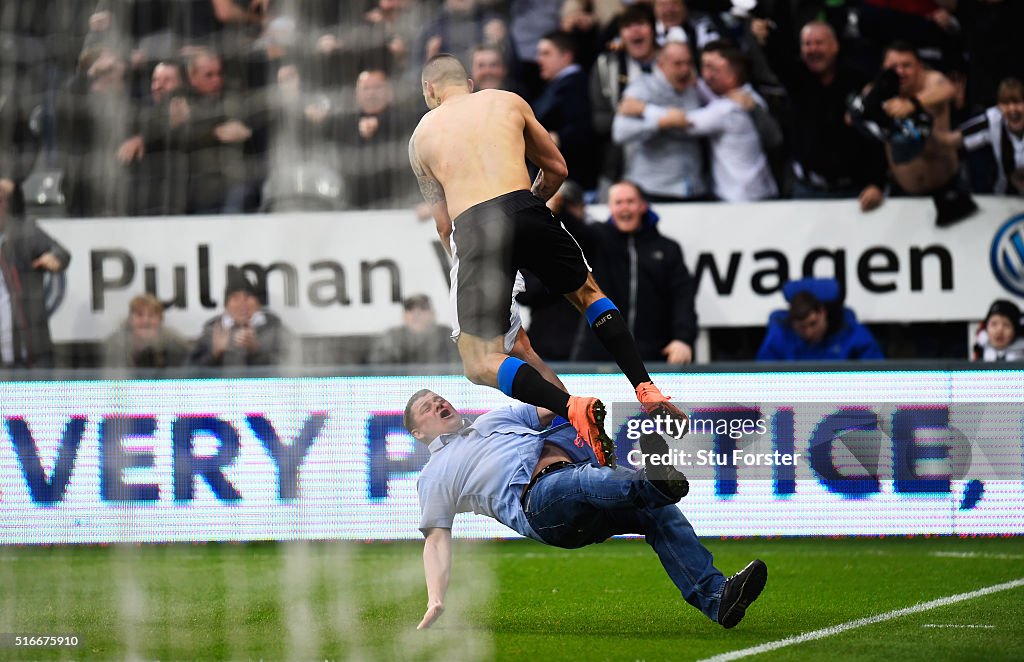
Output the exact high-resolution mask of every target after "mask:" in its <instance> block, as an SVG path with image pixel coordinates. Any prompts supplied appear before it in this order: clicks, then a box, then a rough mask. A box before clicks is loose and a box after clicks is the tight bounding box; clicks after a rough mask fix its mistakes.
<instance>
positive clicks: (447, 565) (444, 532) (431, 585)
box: [416, 528, 452, 630]
mask: <svg viewBox="0 0 1024 662" xmlns="http://www.w3.org/2000/svg"><path fill="white" fill-rule="evenodd" d="M451 569H452V530H451V529H440V528H435V529H429V530H428V531H427V538H426V540H424V541H423V573H424V575H425V576H426V579H427V613H425V614H423V620H422V621H420V624H419V625H418V626H416V629H417V630H425V629H427V628H429V627H430V626H431V625H433V623H434V621H436V620H437V619H438V618H439V617H440V616H441V614H442V613H444V594H445V593H446V592H447V591H448V578H449V576H450V574H451Z"/></svg>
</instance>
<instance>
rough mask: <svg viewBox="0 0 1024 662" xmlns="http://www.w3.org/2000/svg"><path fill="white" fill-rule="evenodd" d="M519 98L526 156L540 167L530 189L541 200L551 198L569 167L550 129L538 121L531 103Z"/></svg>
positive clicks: (567, 174) (566, 174) (563, 179)
mask: <svg viewBox="0 0 1024 662" xmlns="http://www.w3.org/2000/svg"><path fill="white" fill-rule="evenodd" d="M516 98H517V99H518V104H519V109H520V112H521V113H522V114H523V120H524V121H525V126H524V128H523V136H524V137H525V138H526V158H528V159H529V160H530V162H531V163H533V165H535V166H537V167H538V168H539V169H540V172H538V173H537V178H536V179H535V180H534V181H533V186H532V187H531V188H530V191H531V192H532V193H533V194H534V195H535V196H537V197H538V198H540V199H541V200H545V201H546V200H549V199H550V198H551V196H553V195H554V194H555V193H556V192H557V191H558V188H559V187H560V186H561V185H562V182H564V181H565V178H566V177H568V176H569V168H568V167H567V166H566V165H565V159H564V158H563V157H562V153H561V152H560V151H558V146H557V145H555V142H554V141H553V140H551V136H550V135H549V134H548V130H547V129H545V128H544V127H543V125H541V123H540V122H538V121H537V116H536V115H534V114H533V109H532V108H530V105H529V104H528V103H526V102H525V101H523V100H522V99H521V98H519V97H516Z"/></svg>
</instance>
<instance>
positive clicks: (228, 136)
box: [213, 120, 252, 143]
mask: <svg viewBox="0 0 1024 662" xmlns="http://www.w3.org/2000/svg"><path fill="white" fill-rule="evenodd" d="M213 135H214V136H216V137H217V140H219V141H221V142H222V143H243V142H245V141H246V140H248V139H249V137H250V136H251V135H252V130H251V129H250V128H249V127H247V126H246V125H245V124H243V123H242V122H239V121H238V120H230V121H228V122H224V123H223V124H221V125H219V126H218V127H217V128H216V129H214V130H213Z"/></svg>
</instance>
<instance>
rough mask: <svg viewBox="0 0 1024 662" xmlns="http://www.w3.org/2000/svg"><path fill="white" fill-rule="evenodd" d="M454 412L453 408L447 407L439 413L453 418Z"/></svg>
mask: <svg viewBox="0 0 1024 662" xmlns="http://www.w3.org/2000/svg"><path fill="white" fill-rule="evenodd" d="M453 413H454V412H453V411H452V410H451V409H447V408H446V409H442V410H441V413H440V414H439V415H440V416H441V418H451V415H452V414H453Z"/></svg>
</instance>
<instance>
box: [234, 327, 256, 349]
mask: <svg viewBox="0 0 1024 662" xmlns="http://www.w3.org/2000/svg"><path fill="white" fill-rule="evenodd" d="M231 340H232V342H233V343H234V344H236V345H238V346H239V347H241V348H243V349H245V350H246V351H247V352H255V351H256V350H257V349H259V346H260V343H259V341H258V340H256V332H255V331H253V330H252V329H251V328H249V327H243V328H241V329H238V330H236V331H235V335H234V337H232V339H231Z"/></svg>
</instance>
